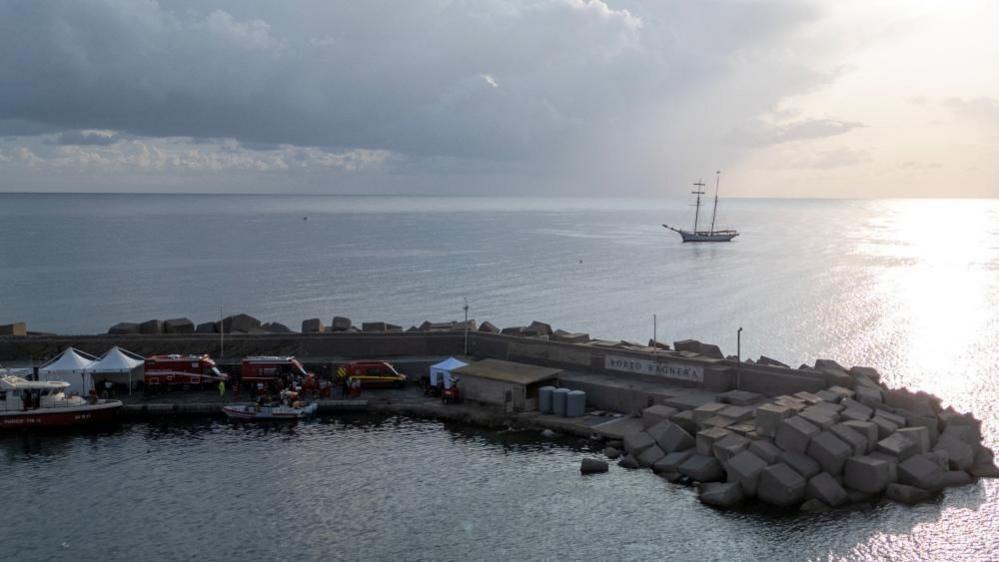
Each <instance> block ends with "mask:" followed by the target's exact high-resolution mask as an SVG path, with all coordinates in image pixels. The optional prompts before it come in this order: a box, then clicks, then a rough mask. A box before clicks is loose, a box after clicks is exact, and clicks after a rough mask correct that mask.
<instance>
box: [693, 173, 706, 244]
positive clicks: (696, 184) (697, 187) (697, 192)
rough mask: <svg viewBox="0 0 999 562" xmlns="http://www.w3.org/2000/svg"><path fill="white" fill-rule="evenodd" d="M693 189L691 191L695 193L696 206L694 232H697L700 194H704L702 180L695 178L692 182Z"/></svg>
mask: <svg viewBox="0 0 999 562" xmlns="http://www.w3.org/2000/svg"><path fill="white" fill-rule="evenodd" d="M694 187H695V189H694V191H691V193H693V194H695V195H697V208H696V209H694V232H695V233H696V232H697V219H698V217H699V216H700V214H701V195H704V182H703V181H701V180H697V181H696V182H694Z"/></svg>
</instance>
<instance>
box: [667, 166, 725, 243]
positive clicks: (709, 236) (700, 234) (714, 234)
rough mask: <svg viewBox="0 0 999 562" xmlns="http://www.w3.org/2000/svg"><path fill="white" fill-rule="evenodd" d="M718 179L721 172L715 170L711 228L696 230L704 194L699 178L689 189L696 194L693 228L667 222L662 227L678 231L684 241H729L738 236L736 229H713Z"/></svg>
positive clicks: (716, 208)
mask: <svg viewBox="0 0 999 562" xmlns="http://www.w3.org/2000/svg"><path fill="white" fill-rule="evenodd" d="M720 181H721V172H715V204H714V208H713V209H712V210H711V228H709V229H708V230H697V227H698V221H699V220H700V218H701V195H704V182H703V181H700V180H698V181H697V182H695V183H694V191H691V193H693V194H694V195H696V196H697V203H696V204H695V209H694V229H693V230H683V229H682V228H673V227H672V226H670V225H668V224H664V225H663V227H665V228H667V229H669V230H672V231H673V232H677V233H679V234H680V236H681V237H682V238H683V241H684V242H730V241H731V240H732V239H733V238H735V237H736V236H738V235H739V232H738V231H737V230H731V229H725V230H715V217H716V216H717V215H718V184H719V183H720Z"/></svg>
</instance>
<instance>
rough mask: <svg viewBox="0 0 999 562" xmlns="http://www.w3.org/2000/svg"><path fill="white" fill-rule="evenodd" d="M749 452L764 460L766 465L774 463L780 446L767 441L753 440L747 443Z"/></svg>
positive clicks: (778, 455) (779, 452)
mask: <svg viewBox="0 0 999 562" xmlns="http://www.w3.org/2000/svg"><path fill="white" fill-rule="evenodd" d="M749 452H751V453H753V454H754V455H756V456H758V457H760V458H761V459H763V460H764V461H766V463H767V464H768V465H769V464H776V463H777V462H778V459H779V458H780V454H781V450H780V448H779V447H777V445H774V444H773V443H771V442H769V441H753V442H752V443H750V444H749Z"/></svg>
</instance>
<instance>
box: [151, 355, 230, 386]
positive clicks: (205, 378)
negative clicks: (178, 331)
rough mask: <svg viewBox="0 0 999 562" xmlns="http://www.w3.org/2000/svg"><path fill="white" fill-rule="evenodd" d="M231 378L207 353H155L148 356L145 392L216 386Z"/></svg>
mask: <svg viewBox="0 0 999 562" xmlns="http://www.w3.org/2000/svg"><path fill="white" fill-rule="evenodd" d="M227 380H229V375H227V374H225V373H223V372H221V371H219V370H218V367H216V366H215V361H212V358H211V357H209V356H207V355H176V354H173V355H153V356H152V357H147V358H146V374H145V377H144V378H143V382H144V384H145V392H157V391H163V390H171V389H174V388H178V387H179V388H183V389H188V388H198V387H206V386H214V385H216V384H218V381H227Z"/></svg>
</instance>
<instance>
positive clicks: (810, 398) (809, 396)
mask: <svg viewBox="0 0 999 562" xmlns="http://www.w3.org/2000/svg"><path fill="white" fill-rule="evenodd" d="M793 396H794V397H795V398H797V399H798V400H801V401H802V402H804V403H805V404H808V405H809V406H812V405H815V404H819V403H821V402H822V401H823V400H822V398H819V397H818V396H817V395H815V394H813V393H811V392H807V391H804V390H802V391H801V392H795V393H794V395H793Z"/></svg>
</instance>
